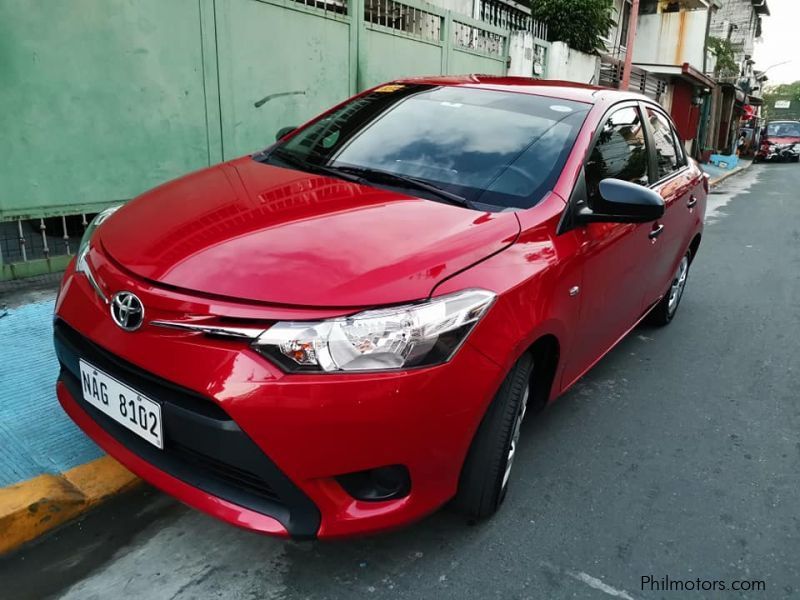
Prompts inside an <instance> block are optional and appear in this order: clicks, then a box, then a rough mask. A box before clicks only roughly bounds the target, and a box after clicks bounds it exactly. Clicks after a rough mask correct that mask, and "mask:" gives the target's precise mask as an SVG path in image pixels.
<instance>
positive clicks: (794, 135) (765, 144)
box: [755, 121, 800, 162]
mask: <svg viewBox="0 0 800 600" xmlns="http://www.w3.org/2000/svg"><path fill="white" fill-rule="evenodd" d="M755 160H756V161H757V162H758V161H762V160H784V161H791V162H800V121H770V122H769V123H767V126H766V127H765V128H764V130H763V133H762V136H761V145H760V146H759V148H758V150H757V151H756V156H755Z"/></svg>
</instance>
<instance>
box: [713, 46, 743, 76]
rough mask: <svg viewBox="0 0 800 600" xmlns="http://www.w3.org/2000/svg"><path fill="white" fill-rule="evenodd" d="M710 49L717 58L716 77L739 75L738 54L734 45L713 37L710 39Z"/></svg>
mask: <svg viewBox="0 0 800 600" xmlns="http://www.w3.org/2000/svg"><path fill="white" fill-rule="evenodd" d="M708 48H709V49H710V50H711V51H712V52H713V53H714V55H715V56H716V57H717V66H716V67H715V68H714V75H716V76H717V77H735V76H736V75H738V74H739V65H738V64H737V63H736V53H735V51H734V48H733V44H731V43H730V41H729V40H724V39H722V38H718V37H713V36H711V37H709V38H708Z"/></svg>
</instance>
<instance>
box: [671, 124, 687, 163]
mask: <svg viewBox="0 0 800 600" xmlns="http://www.w3.org/2000/svg"><path fill="white" fill-rule="evenodd" d="M672 137H673V139H674V140H675V151H676V152H677V153H678V168H680V167H685V166H686V165H688V164H689V161H688V160H686V149H685V148H684V147H683V140H682V139H681V136H679V135H678V130H677V129H675V127H672Z"/></svg>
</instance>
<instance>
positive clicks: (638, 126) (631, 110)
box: [585, 106, 649, 202]
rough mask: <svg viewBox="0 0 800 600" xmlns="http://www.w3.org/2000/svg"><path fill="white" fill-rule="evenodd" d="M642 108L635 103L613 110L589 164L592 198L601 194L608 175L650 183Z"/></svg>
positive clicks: (587, 165) (642, 183)
mask: <svg viewBox="0 0 800 600" xmlns="http://www.w3.org/2000/svg"><path fill="white" fill-rule="evenodd" d="M642 127H643V125H642V118H641V114H640V113H639V109H638V108H635V107H633V106H631V107H628V108H621V109H619V110H617V111H616V112H614V113H612V114H611V116H610V117H608V119H607V120H606V122H605V123H604V124H603V127H602V129H601V130H600V135H599V136H598V138H597V141H596V142H595V145H594V148H593V149H592V153H591V154H590V156H589V160H588V161H587V163H586V169H585V170H586V192H587V194H588V196H589V201H590V202H591V201H592V199H594V198H595V197H597V196H598V195H599V193H600V192H599V190H600V182H601V181H602V180H603V179H606V178H608V177H613V178H615V179H623V180H625V181H631V182H633V183H638V184H640V185H648V183H649V180H648V177H647V169H648V164H647V163H648V159H647V143H646V142H645V135H644V129H643V128H642Z"/></svg>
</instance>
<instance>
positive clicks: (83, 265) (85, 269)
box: [75, 206, 120, 304]
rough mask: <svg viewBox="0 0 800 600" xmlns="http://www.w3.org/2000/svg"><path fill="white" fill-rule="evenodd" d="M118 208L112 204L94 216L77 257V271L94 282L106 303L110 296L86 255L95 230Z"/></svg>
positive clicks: (84, 233)
mask: <svg viewBox="0 0 800 600" xmlns="http://www.w3.org/2000/svg"><path fill="white" fill-rule="evenodd" d="M118 208H120V207H119V206H112V207H111V208H107V209H105V210H104V211H102V212H99V213H97V214H96V215H95V216H94V219H92V220H91V222H90V223H89V224H88V225H87V226H86V231H84V232H83V237H82V238H81V243H80V244H79V245H78V254H77V256H76V257H75V271H76V272H77V273H83V274H84V275H86V278H87V279H88V280H89V283H90V284H92V287H93V288H94V291H95V292H96V293H97V295H98V296H100V298H101V299H102V300H103V301H104V302H105V303H106V304H108V298H107V297H106V295H105V294H104V293H103V290H102V288H101V287H100V285H98V283H97V280H96V279H95V278H94V274H93V273H92V270H91V269H90V268H89V263H88V261H87V260H86V255H87V254H89V242H91V240H92V236H93V235H94V232H95V231H97V228H98V227H99V226H100V224H101V223H102V222H103V221H105V220H106V219H107V218H108V217H110V216H111V215H112V214H114V212H115V211H116V210H117V209H118Z"/></svg>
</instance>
